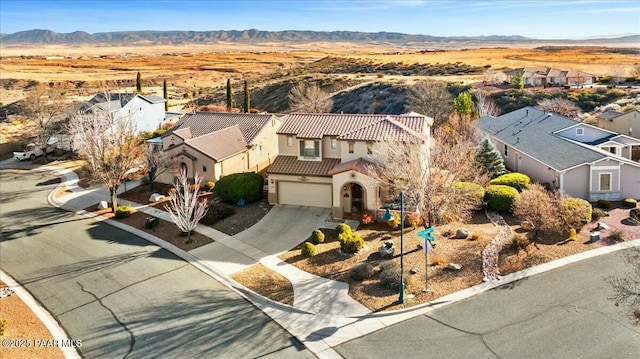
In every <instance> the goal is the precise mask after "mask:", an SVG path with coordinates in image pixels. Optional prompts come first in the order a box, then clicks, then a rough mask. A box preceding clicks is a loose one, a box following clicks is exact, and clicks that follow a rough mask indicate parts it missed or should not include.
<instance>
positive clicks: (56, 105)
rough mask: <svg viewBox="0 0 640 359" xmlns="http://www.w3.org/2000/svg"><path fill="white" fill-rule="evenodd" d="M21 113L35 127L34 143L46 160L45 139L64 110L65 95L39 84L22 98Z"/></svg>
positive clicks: (51, 133) (65, 105)
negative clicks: (22, 106)
mask: <svg viewBox="0 0 640 359" xmlns="http://www.w3.org/2000/svg"><path fill="white" fill-rule="evenodd" d="M24 104H25V105H24V111H23V115H24V116H25V117H26V118H27V121H28V122H30V123H32V124H33V125H34V127H35V133H34V134H35V136H36V143H37V145H38V146H40V148H41V149H42V152H43V153H44V159H45V161H46V160H47V141H48V139H49V137H51V135H53V134H54V132H55V128H56V124H57V122H58V120H59V117H60V116H61V115H62V114H63V113H64V112H65V110H66V108H67V104H66V102H65V97H64V96H63V95H62V94H61V93H60V92H58V91H54V90H51V89H50V88H49V87H48V86H45V85H40V86H37V87H35V88H34V89H32V90H31V91H29V93H28V94H27V97H26V98H25V100H24Z"/></svg>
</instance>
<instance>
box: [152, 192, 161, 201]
mask: <svg viewBox="0 0 640 359" xmlns="http://www.w3.org/2000/svg"><path fill="white" fill-rule="evenodd" d="M163 198H164V195H162V194H160V193H154V194H152V195H151V197H149V202H158V201H160V200H161V199H163Z"/></svg>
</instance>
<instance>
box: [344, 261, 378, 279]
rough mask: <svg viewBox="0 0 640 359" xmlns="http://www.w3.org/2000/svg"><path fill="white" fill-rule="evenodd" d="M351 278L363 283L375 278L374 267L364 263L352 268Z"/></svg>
mask: <svg viewBox="0 0 640 359" xmlns="http://www.w3.org/2000/svg"><path fill="white" fill-rule="evenodd" d="M349 273H350V274H351V278H353V279H355V280H357V281H363V280H365V279H369V278H371V277H373V275H374V274H375V271H374V270H373V265H371V263H369V262H362V263H358V264H356V265H354V266H353V267H351V271H350V272H349Z"/></svg>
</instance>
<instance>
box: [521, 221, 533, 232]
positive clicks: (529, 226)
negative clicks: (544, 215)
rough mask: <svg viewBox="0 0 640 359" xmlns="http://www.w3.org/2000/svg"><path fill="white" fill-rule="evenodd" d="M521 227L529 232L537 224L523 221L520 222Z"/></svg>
mask: <svg viewBox="0 0 640 359" xmlns="http://www.w3.org/2000/svg"><path fill="white" fill-rule="evenodd" d="M520 227H522V229H524V230H525V231H527V232H531V231H533V230H534V229H536V226H535V225H534V224H533V222H531V221H522V223H520Z"/></svg>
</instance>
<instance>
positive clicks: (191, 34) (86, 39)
mask: <svg viewBox="0 0 640 359" xmlns="http://www.w3.org/2000/svg"><path fill="white" fill-rule="evenodd" d="M470 41H472V42H479V43H483V42H486V43H496V42H499V43H533V42H536V43H537V42H547V43H563V44H578V45H579V44H587V43H588V44H622V43H627V44H628V43H640V35H638V34H634V35H627V36H620V37H615V38H610V37H604V36H603V37H602V38H597V39H585V40H572V39H566V40H562V39H553V40H547V39H533V38H527V37H524V36H517V35H509V36H502V35H493V36H451V37H442V36H430V35H416V34H403V33H396V32H358V31H298V30H288V31H262V30H257V29H250V30H229V31H227V30H215V31H152V30H149V31H117V32H98V33H94V34H90V33H87V32H84V31H75V32H71V33H58V32H55V31H51V30H27V31H20V32H16V33H13V34H0V43H1V44H2V45H3V46H5V45H16V44H43V45H45V44H46V45H49V44H50V45H54V44H56V45H58V44H61V45H79V44H110V45H115V44H137V43H152V44H174V45H179V44H188V43H194V44H206V43H216V42H242V43H260V42H288V43H311V42H356V43H364V42H370V43H375V42H377V43H390V44H398V45H400V44H403V45H409V44H411V45H420V44H425V45H427V44H438V43H452V42H454V43H455V42H458V43H464V42H470Z"/></svg>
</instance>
